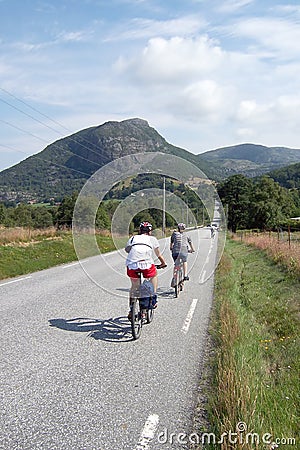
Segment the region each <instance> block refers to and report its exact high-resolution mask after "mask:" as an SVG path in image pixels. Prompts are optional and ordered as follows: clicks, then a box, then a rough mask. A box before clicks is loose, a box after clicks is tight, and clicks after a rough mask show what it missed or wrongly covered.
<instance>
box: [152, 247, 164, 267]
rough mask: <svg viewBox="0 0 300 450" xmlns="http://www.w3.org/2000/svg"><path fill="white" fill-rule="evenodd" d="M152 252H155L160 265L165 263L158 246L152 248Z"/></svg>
mask: <svg viewBox="0 0 300 450" xmlns="http://www.w3.org/2000/svg"><path fill="white" fill-rule="evenodd" d="M154 253H155V254H156V256H157V257H158V259H159V260H160V263H161V265H162V266H165V265H166V261H165V260H164V257H163V256H162V254H161V253H160V250H159V247H156V248H155V249H154Z"/></svg>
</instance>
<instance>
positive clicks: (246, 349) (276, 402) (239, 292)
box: [205, 237, 300, 450]
mask: <svg viewBox="0 0 300 450" xmlns="http://www.w3.org/2000/svg"><path fill="white" fill-rule="evenodd" d="M247 242H248V239H247ZM263 242H264V245H266V243H265V241H264V240H263V239H256V238H253V237H252V238H250V239H249V244H247V245H246V244H245V240H244V239H243V242H238V241H236V240H228V241H227V244H226V249H225V253H224V255H223V258H222V261H221V263H220V265H219V268H218V270H217V275H216V285H215V305H214V312H213V318H212V321H211V334H212V336H213V342H214V357H213V360H212V361H211V364H212V365H213V375H212V378H213V381H212V384H211V388H210V395H209V396H208V397H209V399H210V400H209V403H210V407H209V411H210V427H211V428H212V430H211V431H213V432H214V433H215V435H216V436H219V437H220V436H222V434H223V436H224V437H223V440H222V439H220V442H219V445H218V447H217V448H220V449H222V450H227V449H232V448H234V449H247V450H248V449H275V448H277V447H276V446H277V445H279V444H284V448H297V442H298V443H299V436H298V434H297V433H298V431H299V429H298V424H299V411H300V405H299V379H298V377H299V369H300V367H299V365H300V351H299V335H300V333H299V332H300V324H299V317H300V314H299V313H300V310H299V296H300V289H299V288H300V284H299V279H298V277H295V276H294V274H295V273H296V272H297V270H295V268H294V266H292V270H291V269H290V265H289V263H288V262H289V261H290V260H289V258H290V253H288V257H287V256H286V258H288V259H278V258H276V255H277V256H278V251H279V250H278V247H277V246H276V247H275V246H274V250H273V251H274V253H273V252H271V250H270V249H271V248H273V245H270V241H267V242H268V245H267V248H268V252H270V254H271V255H272V258H273V259H271V258H270V257H269V256H268V255H267V253H266V252H265V251H262V250H260V249H258V248H256V247H258V246H261V247H263V244H262V243H263ZM272 242H273V241H272ZM250 244H251V245H250ZM263 248H264V247H263ZM280 252H281V253H284V251H283V249H282V247H280ZM296 254H297V253H296ZM293 255H294V253H293ZM275 259H276V260H277V261H278V262H280V264H277V263H275ZM283 261H284V264H285V267H284V268H283V266H282V264H283ZM286 261H287V262H286ZM287 269H288V270H287ZM290 272H292V274H291V273H290ZM297 439H298V441H297ZM221 440H222V442H221ZM205 448H216V445H208V444H207V445H206V446H205Z"/></svg>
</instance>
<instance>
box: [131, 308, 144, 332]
mask: <svg viewBox="0 0 300 450" xmlns="http://www.w3.org/2000/svg"><path fill="white" fill-rule="evenodd" d="M131 331H132V336H133V339H138V338H139V337H140V335H141V332H142V315H141V311H140V305H139V301H138V300H135V301H133V303H132V305H131Z"/></svg>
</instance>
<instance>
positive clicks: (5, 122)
mask: <svg viewBox="0 0 300 450" xmlns="http://www.w3.org/2000/svg"><path fill="white" fill-rule="evenodd" d="M0 122H2V123H4V124H5V125H9V126H10V127H12V128H15V129H16V130H18V131H21V132H22V133H25V134H28V135H30V136H32V137H34V138H35V139H39V140H40V141H42V142H46V143H47V144H48V141H46V139H43V138H41V137H40V136H36V135H35V134H33V133H30V131H26V130H23V128H20V127H18V126H17V125H14V124H12V123H10V122H7V121H6V120H2V119H0ZM49 145H52V146H54V147H57V148H59V149H60V150H62V148H61V147H60V146H59V145H58V144H56V143H55V142H53V143H52V144H49ZM68 151H69V152H70V153H72V154H73V155H75V156H76V157H77V158H81V159H83V160H84V161H87V162H90V163H93V164H96V165H97V166H98V167H101V166H100V164H99V163H96V162H95V161H91V160H90V159H87V158H84V157H83V156H80V155H77V153H74V152H72V150H70V149H69V148H68ZM98 156H99V155H98Z"/></svg>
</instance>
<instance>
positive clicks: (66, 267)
mask: <svg viewBox="0 0 300 450" xmlns="http://www.w3.org/2000/svg"><path fill="white" fill-rule="evenodd" d="M78 264H79V262H78V261H77V262H75V263H72V264H68V265H66V266H62V267H61V268H62V269H68V268H69V267H73V266H77V265H78Z"/></svg>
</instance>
